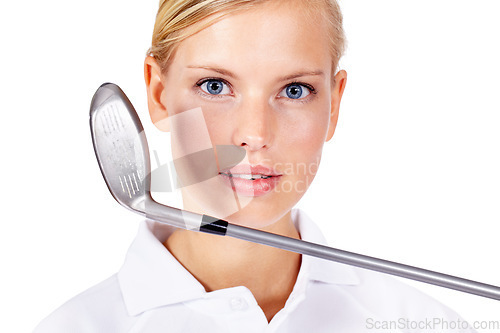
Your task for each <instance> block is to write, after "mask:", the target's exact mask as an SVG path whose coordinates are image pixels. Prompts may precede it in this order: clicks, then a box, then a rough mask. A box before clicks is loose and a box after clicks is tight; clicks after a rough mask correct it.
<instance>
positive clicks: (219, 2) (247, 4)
mask: <svg viewBox="0 0 500 333" xmlns="http://www.w3.org/2000/svg"><path fill="white" fill-rule="evenodd" d="M268 1H272V0H160V7H159V9H158V13H157V14H156V21H155V26H154V30H153V39H152V43H151V48H150V49H149V50H148V54H149V55H152V56H153V57H154V58H155V59H156V61H157V62H158V64H159V65H160V66H161V68H162V69H163V70H165V69H166V68H167V66H168V62H169V60H170V59H171V58H172V55H173V53H174V52H175V48H176V46H177V45H178V44H179V43H180V42H182V41H183V40H184V39H186V38H188V37H189V36H192V35H194V34H195V33H197V32H199V31H201V30H203V29H205V28H206V27H208V26H210V25H211V24H214V23H215V22H217V21H218V20H220V19H221V18H222V17H224V16H226V15H229V14H233V13H236V12H239V11H244V10H248V9H251V8H254V7H256V6H258V5H259V4H261V3H264V2H268ZM301 1H306V2H307V5H308V9H309V10H307V11H305V14H306V15H318V13H319V14H320V15H321V16H322V18H323V19H325V22H327V23H328V28H329V36H330V52H331V55H332V58H333V63H332V68H333V73H334V72H335V70H336V68H337V65H338V62H339V60H340V58H341V57H342V54H343V53H344V48H345V36H344V29H343V27H342V13H341V11H340V8H339V5H338V3H337V1H336V0H301ZM283 2H284V3H290V2H291V1H290V0H285V1H283ZM316 17H317V16H316ZM316 17H315V19H316ZM200 21H203V24H200V25H199V26H197V28H196V29H186V28H188V27H191V26H193V25H194V24H195V23H198V22H200Z"/></svg>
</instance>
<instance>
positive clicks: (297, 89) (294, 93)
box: [279, 83, 311, 99]
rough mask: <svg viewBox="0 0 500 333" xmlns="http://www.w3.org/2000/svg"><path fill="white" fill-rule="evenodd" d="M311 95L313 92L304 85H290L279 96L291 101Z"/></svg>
mask: <svg viewBox="0 0 500 333" xmlns="http://www.w3.org/2000/svg"><path fill="white" fill-rule="evenodd" d="M310 93H311V90H310V89H309V88H307V87H305V86H304V85H302V84H295V83H294V84H290V85H288V86H286V87H285V89H283V90H282V91H281V92H280V94H279V96H281V97H288V98H290V99H301V98H304V97H306V96H307V95H309V94H310Z"/></svg>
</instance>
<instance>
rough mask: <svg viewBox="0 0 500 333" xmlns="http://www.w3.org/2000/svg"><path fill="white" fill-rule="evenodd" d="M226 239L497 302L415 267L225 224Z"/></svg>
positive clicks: (496, 291) (499, 291) (488, 289)
mask: <svg viewBox="0 0 500 333" xmlns="http://www.w3.org/2000/svg"><path fill="white" fill-rule="evenodd" d="M226 236H230V237H234V238H239V239H243V240H247V241H251V242H254V243H259V244H264V245H269V246H273V247H277V248H280V249H284V250H288V251H292V252H296V253H301V254H305V255H310V256H313V257H318V258H322V259H326V260H331V261H335V262H339V263H343V264H348V265H352V266H357V267H361V268H365V269H369V270H373V271H378V272H382V273H387V274H391V275H396V276H400V277H404V278H407V279H412V280H416V281H421V282H425V283H429V284H433V285H437V286H441V287H445V288H450V289H454V290H459V291H463V292H466V293H470V294H474V295H479V296H483V297H488V298H492V299H496V300H500V288H499V287H497V286H493V285H489V284H484V283H480V282H476V281H472V280H467V279H463V278H460V277H456V276H452V275H447V274H442V273H438V272H434V271H430V270H426V269H422V268H418V267H413V266H409V265H404V264H399V263H396V262H392V261H388V260H383V259H378V258H374V257H369V256H365V255H361V254H357V253H352V252H348V251H343V250H338V249H335V248H331V247H328V246H324V245H319V244H315V243H310V242H306V241H303V240H300V239H294V238H290V237H285V236H281V235H276V234H272V233H269V232H265V231H261V230H256V229H251V228H246V227H242V226H238V225H234V224H228V226H227V231H226Z"/></svg>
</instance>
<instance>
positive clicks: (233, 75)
mask: <svg viewBox="0 0 500 333" xmlns="http://www.w3.org/2000/svg"><path fill="white" fill-rule="evenodd" d="M187 67H188V68H201V69H206V70H209V71H213V72H216V73H219V74H222V75H225V76H229V77H231V78H233V79H238V76H237V75H236V74H234V73H233V72H231V71H228V70H227V69H223V68H218V67H211V66H202V65H192V66H187Z"/></svg>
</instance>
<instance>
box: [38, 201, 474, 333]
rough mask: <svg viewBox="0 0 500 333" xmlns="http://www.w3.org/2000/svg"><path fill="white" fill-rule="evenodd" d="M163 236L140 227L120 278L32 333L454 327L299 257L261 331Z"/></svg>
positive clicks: (440, 316)
mask: <svg viewBox="0 0 500 333" xmlns="http://www.w3.org/2000/svg"><path fill="white" fill-rule="evenodd" d="M292 216H293V219H294V222H295V224H296V226H297V228H298V230H299V232H300V235H301V238H302V239H303V240H306V241H309V242H314V243H319V244H325V239H324V237H323V235H322V234H321V232H320V231H319V229H318V228H317V226H316V225H315V224H314V223H313V222H312V221H311V220H310V219H309V218H308V217H307V216H305V214H304V213H303V212H301V211H299V210H294V211H293V214H292ZM173 230H174V229H173V228H170V227H167V226H164V225H160V224H157V223H154V222H152V221H145V222H143V223H142V224H141V226H140V228H139V232H138V235H137V237H136V238H135V240H134V242H133V243H132V245H131V247H130V249H129V251H128V253H127V256H126V259H125V263H124V264H123V266H122V268H121V269H120V271H119V272H118V273H117V274H115V275H113V276H111V277H110V278H109V279H107V280H105V281H103V282H101V283H100V284H98V285H96V286H94V287H92V288H90V289H88V290H87V291H85V292H83V293H82V294H80V295H78V296H76V297H75V298H73V299H71V300H70V301H68V302H67V303H65V304H64V305H63V306H61V307H60V308H59V309H57V310H56V311H55V312H53V313H52V314H51V315H50V316H49V317H47V318H46V319H45V320H43V321H42V322H41V323H40V324H39V325H38V327H37V328H36V329H35V333H45V332H46V333H49V332H50V333H58V332H61V333H62V332H64V333H67V332H71V333H80V332H81V333H84V332H85V333H87V332H88V333H90V332H93V333H94V332H102V333H114V332H130V333H132V332H141V333H157V332H162V333H163V332H203V333H207V332H217V333H222V332H231V333H233V332H234V333H245V332H249V333H250V332H251V333H256V332H280V333H281V332H314V333H321V332H329V333H330V332H441V331H443V327H455V326H459V327H464V324H463V322H464V321H463V320H462V319H461V318H460V317H459V316H458V315H457V314H455V313H454V312H453V311H451V310H450V309H448V308H446V307H445V306H443V305H442V304H440V303H438V302H437V301H435V300H434V299H432V298H431V297H429V296H427V295H425V294H423V293H421V292H419V291H417V290H416V289H414V288H412V287H409V286H407V285H405V284H403V283H401V282H400V281H398V280H396V279H394V278H392V277H389V276H387V275H385V274H382V273H377V272H372V271H368V270H364V269H360V268H355V267H351V266H348V265H344V264H339V263H334V262H330V261H326V260H322V259H318V258H313V257H309V256H303V257H302V265H301V268H300V272H299V275H298V278H297V281H296V284H295V286H294V289H293V291H292V293H291V294H290V297H289V298H288V300H287V302H286V304H285V306H284V308H283V309H281V310H280V311H279V312H278V313H277V314H276V315H275V316H274V317H273V319H272V320H271V322H270V323H268V322H267V319H266V316H265V315H264V312H263V311H262V309H261V308H260V307H259V306H258V304H257V302H256V300H255V298H254V297H253V295H252V293H251V292H250V290H249V289H247V288H246V287H243V286H239V287H234V288H228V289H222V290H216V291H213V292H206V291H205V289H204V288H203V286H202V285H201V284H200V283H199V282H198V281H197V280H196V279H195V278H194V277H193V276H192V275H191V274H190V273H189V272H188V271H187V270H186V269H185V268H184V267H183V266H182V265H181V264H180V263H179V262H178V261H177V260H176V259H175V258H174V257H173V256H172V254H171V253H170V252H169V251H168V250H167V249H166V248H165V247H164V246H163V243H164V241H165V240H166V239H167V238H168V236H169V235H170V234H171V233H172V232H173ZM460 324H461V326H460ZM443 325H447V326H443ZM446 332H474V331H473V330H470V329H469V330H468V329H462V330H460V329H456V330H446Z"/></svg>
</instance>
